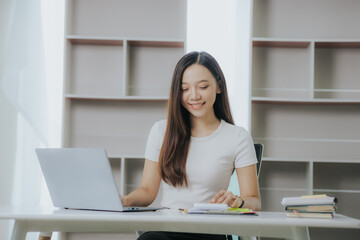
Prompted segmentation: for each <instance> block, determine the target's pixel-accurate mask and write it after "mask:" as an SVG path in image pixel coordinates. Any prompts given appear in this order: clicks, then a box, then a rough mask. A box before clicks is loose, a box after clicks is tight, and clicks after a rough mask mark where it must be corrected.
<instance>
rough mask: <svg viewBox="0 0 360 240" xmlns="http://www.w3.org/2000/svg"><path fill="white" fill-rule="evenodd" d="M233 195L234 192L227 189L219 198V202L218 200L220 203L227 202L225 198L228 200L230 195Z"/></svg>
mask: <svg viewBox="0 0 360 240" xmlns="http://www.w3.org/2000/svg"><path fill="white" fill-rule="evenodd" d="M232 196H233V194H232V192H230V191H227V192H225V193H224V194H223V195H222V196H221V197H219V198H218V200H217V202H218V203H225V200H226V199H227V198H228V197H230V198H231V197H232Z"/></svg>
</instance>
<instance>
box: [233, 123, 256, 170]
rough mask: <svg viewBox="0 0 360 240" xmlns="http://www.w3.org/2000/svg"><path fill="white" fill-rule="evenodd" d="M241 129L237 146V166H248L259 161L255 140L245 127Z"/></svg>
mask: <svg viewBox="0 0 360 240" xmlns="http://www.w3.org/2000/svg"><path fill="white" fill-rule="evenodd" d="M241 129H242V130H241V131H240V133H239V139H238V145H237V148H236V156H235V168H241V167H246V166H249V165H252V164H256V163H257V160H256V154H255V148H254V142H253V140H252V138H251V136H250V134H249V133H248V132H247V131H246V130H245V129H244V128H241Z"/></svg>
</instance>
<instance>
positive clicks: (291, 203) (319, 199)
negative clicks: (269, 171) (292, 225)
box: [281, 195, 337, 218]
mask: <svg viewBox="0 0 360 240" xmlns="http://www.w3.org/2000/svg"><path fill="white" fill-rule="evenodd" d="M336 203H337V199H336V198H335V197H329V196H327V195H308V196H301V197H286V198H283V199H282V201H281V204H282V205H283V206H284V207H285V211H286V216H288V217H300V218H304V217H305V218H333V217H334V214H335V210H336Z"/></svg>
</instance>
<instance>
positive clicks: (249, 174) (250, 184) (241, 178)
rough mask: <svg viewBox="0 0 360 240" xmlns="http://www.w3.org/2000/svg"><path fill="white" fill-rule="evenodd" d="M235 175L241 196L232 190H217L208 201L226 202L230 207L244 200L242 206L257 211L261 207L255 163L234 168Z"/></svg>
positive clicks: (240, 203) (238, 204)
mask: <svg viewBox="0 0 360 240" xmlns="http://www.w3.org/2000/svg"><path fill="white" fill-rule="evenodd" d="M236 175H237V178H238V182H239V187H240V193H241V196H240V197H237V196H235V195H234V194H233V193H232V192H230V191H226V190H221V191H219V192H218V193H217V194H216V195H215V196H214V198H213V199H212V200H211V201H210V203H227V204H228V205H229V206H230V207H239V206H240V205H242V202H243V201H245V202H244V205H243V206H242V207H243V208H244V207H245V208H251V209H253V210H256V211H259V210H260V209H261V200H260V192H259V183H258V178H257V174H256V164H253V165H250V166H247V167H243V168H236Z"/></svg>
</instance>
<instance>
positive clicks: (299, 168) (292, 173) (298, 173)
mask: <svg viewBox="0 0 360 240" xmlns="http://www.w3.org/2000/svg"><path fill="white" fill-rule="evenodd" d="M308 175H309V164H308V163H304V162H268V161H266V162H263V163H262V164H261V173H260V176H259V185H260V186H261V187H262V188H280V189H281V188H289V189H303V190H305V189H308V187H309V183H308V182H307V181H306V179H307V176H308ZM284 179H287V180H286V181H284ZM309 190H310V189H309Z"/></svg>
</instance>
